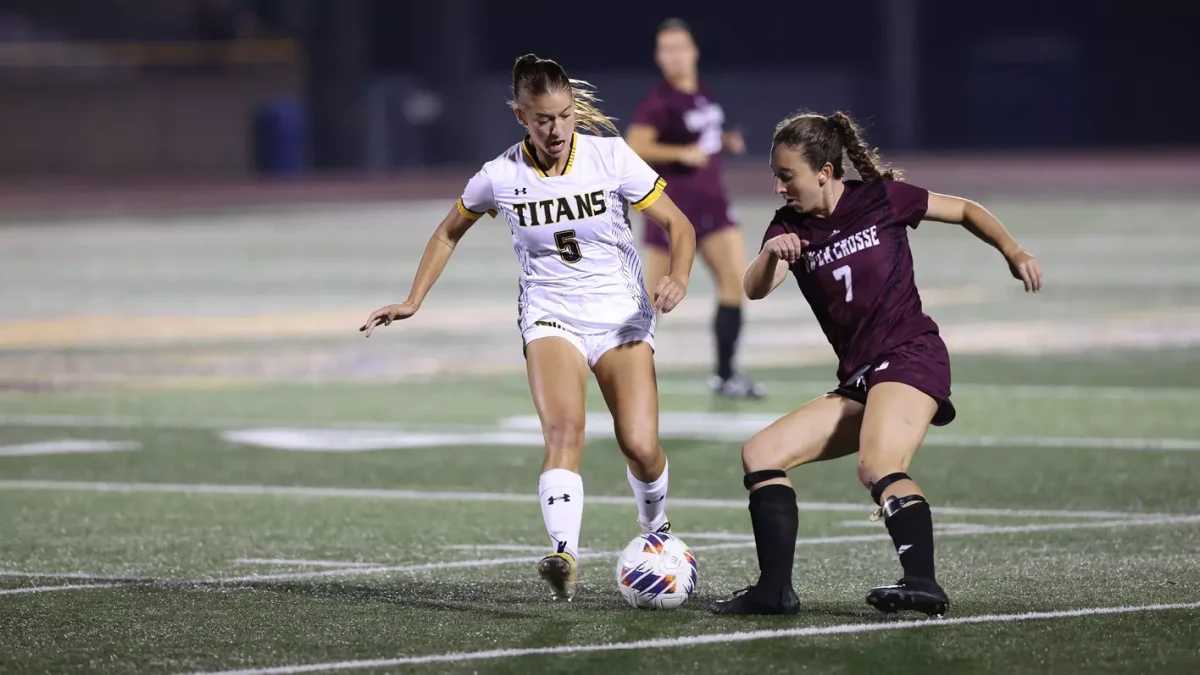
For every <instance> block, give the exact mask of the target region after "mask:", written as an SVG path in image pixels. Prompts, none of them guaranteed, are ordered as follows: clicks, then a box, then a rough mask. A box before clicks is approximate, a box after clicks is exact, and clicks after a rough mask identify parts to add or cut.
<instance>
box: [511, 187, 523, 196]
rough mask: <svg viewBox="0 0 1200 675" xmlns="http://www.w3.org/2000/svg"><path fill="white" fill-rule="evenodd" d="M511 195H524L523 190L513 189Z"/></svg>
mask: <svg viewBox="0 0 1200 675" xmlns="http://www.w3.org/2000/svg"><path fill="white" fill-rule="evenodd" d="M513 194H514V195H523V194H525V188H513Z"/></svg>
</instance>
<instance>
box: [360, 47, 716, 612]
mask: <svg viewBox="0 0 1200 675" xmlns="http://www.w3.org/2000/svg"><path fill="white" fill-rule="evenodd" d="M589 89H590V85H588V84H587V83H586V82H582V81H578V80H571V79H568V78H567V75H566V73H565V72H564V71H563V69H562V67H560V66H559V65H558V64H557V63H555V62H554V61H551V60H549V59H539V58H537V57H536V56H534V55H533V54H527V55H525V56H522V57H521V58H519V59H517V62H516V64H515V65H514V66H513V84H512V96H513V100H512V101H511V102H510V105H511V107H512V108H513V111H514V112H515V113H516V116H517V120H518V121H520V123H521V124H522V125H523V126H524V127H525V128H526V130H527V132H528V133H527V135H526V136H525V138H524V140H522V141H521V142H520V143H517V144H516V145H514V146H512V147H511V148H509V149H508V150H506V151H505V152H504V153H503V154H501V155H500V156H499V157H497V158H496V159H493V160H492V161H490V162H487V163H486V164H484V165H483V168H482V169H480V171H479V172H478V173H476V174H475V176H474V177H472V178H471V180H470V181H469V182H468V183H467V186H466V189H465V190H464V191H463V194H462V197H461V198H460V199H459V200H458V203H457V204H455V206H454V208H452V209H450V213H449V214H447V215H446V217H445V219H444V220H442V223H441V224H440V225H439V226H438V228H437V230H436V231H435V232H434V234H433V237H432V238H430V240H429V243H428V245H427V246H426V247H425V253H424V255H423V256H422V257H421V263H420V265H419V266H418V268H417V273H416V278H415V279H414V281H413V286H412V290H411V291H410V292H409V295H408V299H407V300H405V301H404V302H401V303H399V304H395V305H388V306H387V307H383V308H382V309H379V310H377V311H375V312H374V313H372V314H371V316H370V317H368V319H367V321H366V323H365V324H364V325H363V327H362V328H361V330H362V331H365V332H366V334H367V336H368V337H369V336H370V334H371V331H372V329H374V328H375V327H376V326H379V325H384V326H387V325H390V324H391V323H392V322H393V321H397V320H400V319H407V318H408V317H410V316H412V315H413V314H415V313H416V311H417V310H418V309H420V307H421V302H422V301H423V300H424V299H425V295H426V294H427V293H428V292H429V289H430V287H431V286H433V284H434V282H435V281H436V280H437V278H438V276H439V275H440V274H441V273H442V270H443V269H445V267H446V263H447V261H448V260H449V259H450V254H451V253H452V252H453V251H454V247H455V245H456V244H457V243H458V241H459V239H461V238H462V236H463V235H464V234H466V232H467V230H468V229H469V228H470V227H471V226H472V225H473V224H475V222H476V221H477V220H479V218H480V217H482V216H483V215H484V214H485V213H487V214H490V215H491V216H492V217H496V216H497V215H499V216H502V217H503V218H504V220H506V221H507V222H508V226H509V228H510V229H511V230H512V237H513V250H514V251H516V254H517V260H518V262H519V263H520V265H521V273H520V282H519V293H520V294H519V298H518V303H517V308H518V313H519V318H518V324H519V326H520V330H521V337H522V340H523V342H524V345H525V360H526V369H527V371H528V374H529V388H530V390H531V392H532V394H533V402H534V406H535V407H536V408H537V412H538V417H539V418H540V419H541V424H542V435H543V437H544V438H545V443H546V456H545V459H544V460H543V462H542V474H541V477H540V478H539V480H538V497H539V499H540V501H541V508H542V517H543V519H544V520H545V523H546V530H547V531H548V532H549V534H550V540H551V544H552V546H553V550H552V551H551V553H550V554H549V555H547V556H546V557H545V558H543V559H542V560H541V561H540V562H539V563H538V571H539V573H540V574H541V575H542V577H543V578H544V579H545V580H546V581H547V582H548V583H549V584H550V586H551V588H552V590H553V592H554V594H555V595H556V596H557V597H559V598H564V599H567V600H570V599H571V598H572V597H573V596H574V594H575V591H576V588H577V584H578V578H579V565H578V562H577V561H578V546H579V530H580V523H581V521H582V519H583V479H582V478H581V477H580V475H579V462H580V457H581V455H582V453H583V444H584V416H585V410H584V398H585V395H586V392H587V380H588V374H587V373H588V370H589V369H590V370H591V371H592V372H593V373H595V375H596V381H597V383H598V384H599V385H600V390H601V392H602V393H603V395H604V401H605V403H607V404H608V409H609V411H610V412H611V413H612V416H613V425H614V427H615V431H616V437H617V444H618V445H619V446H620V448H621V452H622V453H624V455H625V458H626V463H627V469H626V472H627V474H628V478H629V484H630V486H631V487H632V488H633V492H634V496H635V498H636V501H637V508H638V522H639V524H640V525H641V527H642V529H643V530H644V531H646V532H654V531H662V532H665V531H669V529H670V523H669V522H667V517H666V495H667V457H666V454H665V453H664V452H663V449H662V448H661V447H660V446H659V444H658V385H657V382H656V379H655V370H654V327H655V318H656V311H662V312H664V313H666V312H670V311H671V310H672V309H674V308H675V306H676V305H678V304H679V301H680V300H682V299H683V296H684V293H685V291H686V289H687V283H688V277H689V275H690V274H691V268H692V259H693V256H694V255H695V251H696V236H695V229H694V228H693V227H692V225H691V223H690V222H688V219H687V217H686V216H684V215H683V213H682V212H681V211H680V210H679V208H678V207H676V206H675V204H674V202H672V201H671V199H670V197H667V196H666V195H664V194H663V189H664V187H665V186H666V183H665V181H664V180H663V179H662V178H660V177H659V175H658V174H657V173H656V172H655V171H654V170H653V169H651V168H650V167H649V166H648V165H647V164H646V162H645V161H643V160H642V159H641V158H640V157H638V155H637V154H636V153H634V152H633V151H632V150H631V149H630V148H629V146H628V145H626V143H625V141H624V140H623V139H622V138H621V136H620V133H619V132H618V131H617V129H616V127H615V126H614V125H613V123H612V121H611V120H610V119H609V118H608V117H607V116H605V115H604V114H603V113H601V112H600V111H599V110H597V109H596V107H595V105H594V101H595V100H596V99H595V98H594V97H593V96H592V94H591V92H590V91H589ZM577 128H580V129H584V130H587V131H590V132H592V133H593V134H597V135H588V134H581V133H577V132H576V129H577ZM601 131H609V132H610V133H612V134H613V136H611V137H601V136H599V135H598V134H599V133H600V132H601ZM629 207H632V208H634V209H636V210H639V211H644V212H645V213H646V215H648V216H649V217H650V218H651V219H652V220H653V221H654V222H656V223H659V224H660V225H661V226H662V227H663V229H665V230H666V231H667V234H668V236H669V239H670V242H671V243H670V251H671V264H670V271H669V272H668V274H667V275H666V276H664V277H662V278H661V279H658V280H657V282H656V283H655V285H654V290H653V293H652V294H648V293H647V292H646V287H645V286H644V285H643V283H642V265H641V261H640V259H639V258H638V253H637V247H636V245H635V243H634V237H633V232H632V230H631V228H630V221H629Z"/></svg>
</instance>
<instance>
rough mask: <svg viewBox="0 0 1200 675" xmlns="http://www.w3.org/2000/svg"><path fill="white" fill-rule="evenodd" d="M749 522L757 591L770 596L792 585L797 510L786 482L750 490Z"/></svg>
mask: <svg viewBox="0 0 1200 675" xmlns="http://www.w3.org/2000/svg"><path fill="white" fill-rule="evenodd" d="M750 523H751V524H752V525H753V527H754V548H755V549H757V551H758V569H759V577H758V584H756V585H757V586H758V590H759V591H760V592H762V593H763V597H764V598H774V597H775V596H777V595H778V594H780V593H782V592H783V591H784V590H785V589H788V588H791V585H792V565H793V564H794V561H795V558H796V531H797V530H798V529H799V527H800V511H799V508H798V507H797V506H796V491H795V490H793V489H792V487H791V486H790V485H768V486H766V487H762V488H759V489H757V490H755V491H754V492H751V493H750Z"/></svg>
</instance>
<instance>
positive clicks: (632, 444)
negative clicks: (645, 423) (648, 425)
mask: <svg viewBox="0 0 1200 675" xmlns="http://www.w3.org/2000/svg"><path fill="white" fill-rule="evenodd" d="M617 445H619V446H620V447H621V453H622V454H624V455H625V456H626V457H627V458H629V459H630V460H631V461H634V462H637V463H638V464H639V465H647V466H648V465H651V464H654V463H655V462H656V460H657V459H658V455H659V453H661V452H662V448H660V447H659V445H658V435H657V434H655V433H654V432H653V431H652V430H650V429H639V430H635V431H631V432H626V433H622V434H620V435H619V436H618V438H617Z"/></svg>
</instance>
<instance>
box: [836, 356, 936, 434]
mask: <svg viewBox="0 0 1200 675" xmlns="http://www.w3.org/2000/svg"><path fill="white" fill-rule="evenodd" d="M880 382H900V383H902V384H907V385H909V386H910V387H913V388H914V389H917V390H918V391H921V392H924V393H925V394H928V395H929V396H930V397H931V398H932V399H933V400H935V401H937V404H938V409H937V412H936V413H934V416H933V425H934V426H938V427H941V426H945V425H947V424H949V423H951V422H953V421H954V417H955V415H956V412H955V410H954V404H953V403H951V402H950V354H949V352H948V351H947V350H946V343H945V342H943V341H942V338H941V336H940V335H938V334H937V333H925V334H923V335H918V336H917V337H915V338H912V339H911V340H907V341H905V342H903V343H901V344H900V345H897V346H896V347H893V348H891V349H889V350H888V351H886V352H884V353H883V354H880V355H879V356H878V357H876V358H875V359H873V360H872V361H871V362H870V363H865V364H862V365H860V366H859V367H858V368H856V369H854V371H853V372H852V373H851V374H850V376H849V377H847V378H846V379H845V381H843V382H842V383H841V385H839V386H838V388H837V389H835V390H833V392H832V393H834V394H838V395H839V396H844V397H846V398H848V399H850V400H852V401H858V402H859V403H863V404H865V403H866V402H867V392H868V391H870V389H871V387H873V386H875V385H877V384H879V383H880Z"/></svg>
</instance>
